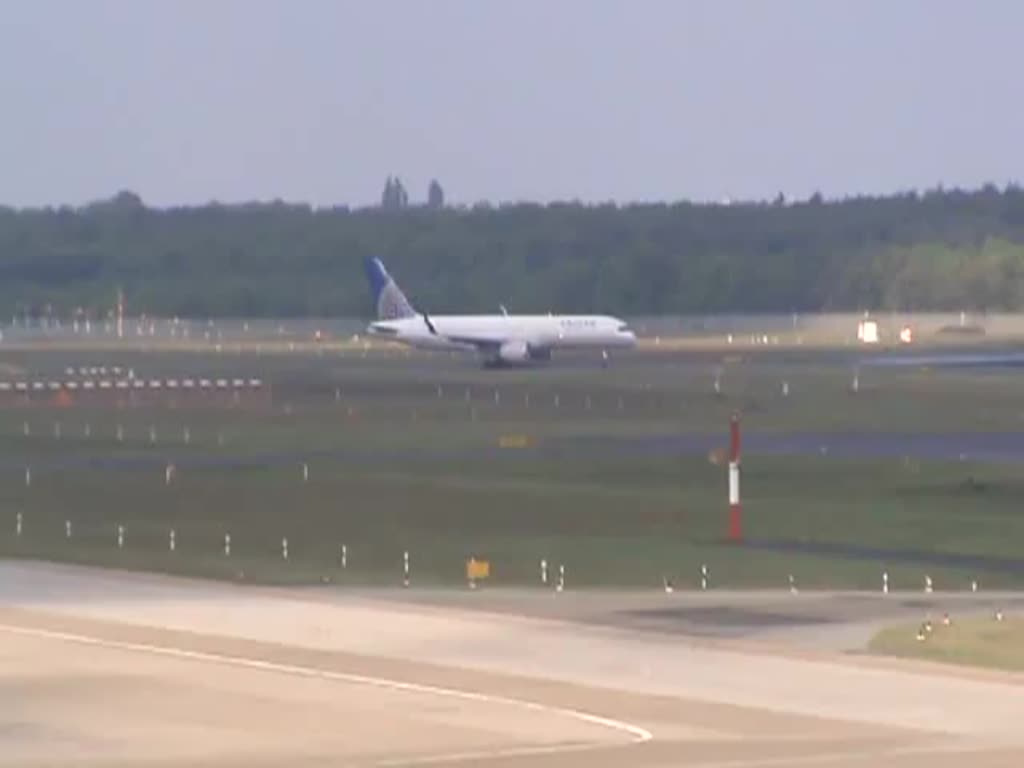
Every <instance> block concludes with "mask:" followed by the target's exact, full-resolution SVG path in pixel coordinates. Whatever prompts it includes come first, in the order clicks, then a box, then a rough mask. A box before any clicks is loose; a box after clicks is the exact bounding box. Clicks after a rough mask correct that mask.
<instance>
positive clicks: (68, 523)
mask: <svg viewBox="0 0 1024 768" xmlns="http://www.w3.org/2000/svg"><path fill="white" fill-rule="evenodd" d="M64 538H65V539H70V538H71V521H70V520H65V521H64Z"/></svg>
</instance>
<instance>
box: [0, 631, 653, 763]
mask: <svg viewBox="0 0 1024 768" xmlns="http://www.w3.org/2000/svg"><path fill="white" fill-rule="evenodd" d="M0 632H6V633H9V634H13V635H18V636H22V637H30V638H38V639H44V640H55V641H59V642H66V643H75V644H78V645H85V646H93V647H98V648H104V649H108V650H117V651H125V652H130V653H141V654H148V655H153V656H162V657H168V658H173V659H179V660H184V661H190V662H197V663H204V664H217V665H222V666H230V667H235V668H242V669H250V670H255V671H260V672H269V673H276V674H283V675H290V676H293V677H303V678H315V679H320V680H327V681H335V682H340V683H345V684H349V685H358V686H370V687H373V688H380V689H386V690H390V691H397V692H401V693H412V694H421V695H428V696H438V697H444V698H450V699H458V700H461V701H464V702H471V703H474V704H484V705H489V706H499V707H514V708H517V709H522V710H525V711H528V712H532V713H539V714H543V715H549V716H552V717H557V718H568V719H570V720H575V721H577V722H578V723H582V724H585V725H590V726H596V727H599V728H603V729H607V730H610V731H613V732H615V733H617V734H619V735H620V736H622V737H623V738H624V741H623V743H624V744H642V743H645V742H649V741H651V740H653V738H654V735H653V734H652V733H651V732H650V731H649V730H647V729H645V728H642V727H640V726H638V725H633V724H631V723H627V722H623V721H621V720H616V719H613V718H609V717H603V716H601V715H596V714H593V713H590V712H584V711H581V710H578V709H570V708H566V707H558V706H552V705H549V704H542V703H539V702H535V701H527V700H523V699H516V698H510V697H505V696H496V695H492V694H487V693H481V692H477V691H467V690H460V689H456V688H447V687H441V686H435V685H425V684H422V683H412V682H407V681H402V680H394V679H390V678H383V677H374V676H370V675H359V674H353V673H348V672H337V671H333V670H328V669H322V668H318V667H312V666H303V665H296V664H283V663H280V662H275V661H269V660H266V659H260V658H254V657H248V656H238V655H229V654H221V653H209V652H205V651H195V650H188V649H184V648H177V647H174V646H171V645H157V644H152V643H136V642H127V641H120V640H111V639H108V638H103V637H98V636H95V635H89V634H84V633H78V632H63V631H55V630H49V629H41V628H38V627H29V626H22V625H16V624H9V623H0ZM608 746H609V744H608V743H607V742H605V741H603V740H597V741H593V742H590V743H570V744H552V745H543V746H524V747H519V748H506V749H496V750H477V751H471V752H457V753H448V754H441V755H430V756H427V757H409V758H402V759H397V760H390V761H383V762H375V763H374V765H379V766H382V768H383V766H395V767H397V766H414V765H427V764H430V763H441V762H460V761H473V760H495V759H499V758H511V757H528V756H538V757H539V756H552V755H560V754H570V753H580V752H587V751H590V750H595V749H607V748H608Z"/></svg>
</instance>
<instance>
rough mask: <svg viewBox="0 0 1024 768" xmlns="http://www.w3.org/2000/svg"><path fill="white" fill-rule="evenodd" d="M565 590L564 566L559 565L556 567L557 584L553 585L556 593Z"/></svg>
mask: <svg viewBox="0 0 1024 768" xmlns="http://www.w3.org/2000/svg"><path fill="white" fill-rule="evenodd" d="M564 590H565V566H564V565H561V564H559V566H558V584H556V585H555V591H556V592H562V591H564Z"/></svg>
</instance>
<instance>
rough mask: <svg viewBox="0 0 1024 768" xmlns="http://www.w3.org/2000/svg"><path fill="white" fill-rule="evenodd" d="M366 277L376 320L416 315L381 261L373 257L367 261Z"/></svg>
mask: <svg viewBox="0 0 1024 768" xmlns="http://www.w3.org/2000/svg"><path fill="white" fill-rule="evenodd" d="M366 277H367V279H368V280H369V281H370V291H371V292H372V294H373V303H374V306H375V307H376V310H377V319H378V320H398V319H400V318H403V317H414V316H415V315H416V310H415V309H413V308H412V304H410V303H409V300H408V299H407V298H405V294H404V293H402V289H401V288H399V287H398V283H396V282H395V281H394V279H393V278H392V277H391V275H389V274H388V271H387V269H385V268H384V262H383V261H381V260H380V259H378V258H377V257H375V256H374V257H371V258H369V259H367V260H366Z"/></svg>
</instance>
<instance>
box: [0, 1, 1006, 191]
mask: <svg viewBox="0 0 1024 768" xmlns="http://www.w3.org/2000/svg"><path fill="white" fill-rule="evenodd" d="M1021 30H1024V3H1022V2H1018V1H1017V0H1005V2H1002V1H1000V0H972V1H969V0H848V1H843V0H746V1H745V2H744V1H741V0H404V1H399V0H390V1H389V0H362V2H354V1H350V0H322V1H318V0H291V2H286V1H285V0H280V1H275V2H272V1H270V0H173V1H172V0H167V1H166V2H159V1H157V0H120V1H115V0H102V1H101V0H62V1H58V0H20V1H19V0H3V2H2V4H0V104H2V107H0V203H4V204H13V205H39V204H50V203H65V202H66V203H72V204H77V203H82V202H86V201H88V200H90V199H95V198H98V197H105V196H109V195H110V194H112V193H113V192H115V191H117V190H118V189H122V188H129V189H133V190H135V191H137V192H139V193H140V194H141V195H142V197H143V198H144V199H145V200H146V201H147V202H148V203H150V204H158V205H167V204H180V203H202V202H206V201H209V200H211V199H218V200H221V201H226V202H227V201H231V202H234V201H240V200H254V199H263V200H267V199H273V198H278V197H279V198H283V199H286V200H294V201H308V202H311V203H314V204H318V205H331V204H365V203H369V202H372V201H375V200H377V199H379V196H380V192H381V189H382V188H383V183H384V179H385V177H386V176H387V175H388V174H390V173H396V174H398V175H400V176H401V178H402V179H403V181H404V182H405V183H406V187H407V188H408V190H409V192H410V195H411V197H412V198H413V199H414V200H419V199H422V198H424V197H425V194H426V186H427V183H428V181H429V180H430V178H431V177H433V176H436V177H437V178H439V179H440V180H441V182H442V184H443V186H444V187H445V190H446V191H447V193H448V197H449V199H450V200H453V201H459V202H474V201H477V200H481V199H490V200H494V201H499V200H518V199H535V200H551V199H566V198H579V199H582V200H589V201H598V200H618V201H626V200H665V199H672V200H674V199H680V198H689V199H699V200H708V199H721V198H724V197H732V198H734V199H736V198H750V197H757V198H763V197H769V196H773V195H774V194H775V193H776V192H778V191H783V192H785V193H786V194H787V195H789V196H799V197H805V196H807V195H808V194H810V193H811V192H813V191H814V190H815V189H820V190H821V191H822V192H823V193H825V194H826V195H829V196H834V195H842V194H846V193H855V192H891V191H895V190H899V189H906V188H910V187H923V186H933V185H935V184H936V183H938V182H944V183H945V184H946V185H963V186H976V185H978V184H981V183H983V182H985V181H989V180H991V181H994V182H996V183H998V184H1003V183H1005V182H1007V181H1009V180H1013V179H1022V178H1024V98H1022V97H1024V86H1022V85H1021V80H1020V72H1021V70H1022V64H1021V61H1020V55H1019V51H1020V35H1021Z"/></svg>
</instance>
